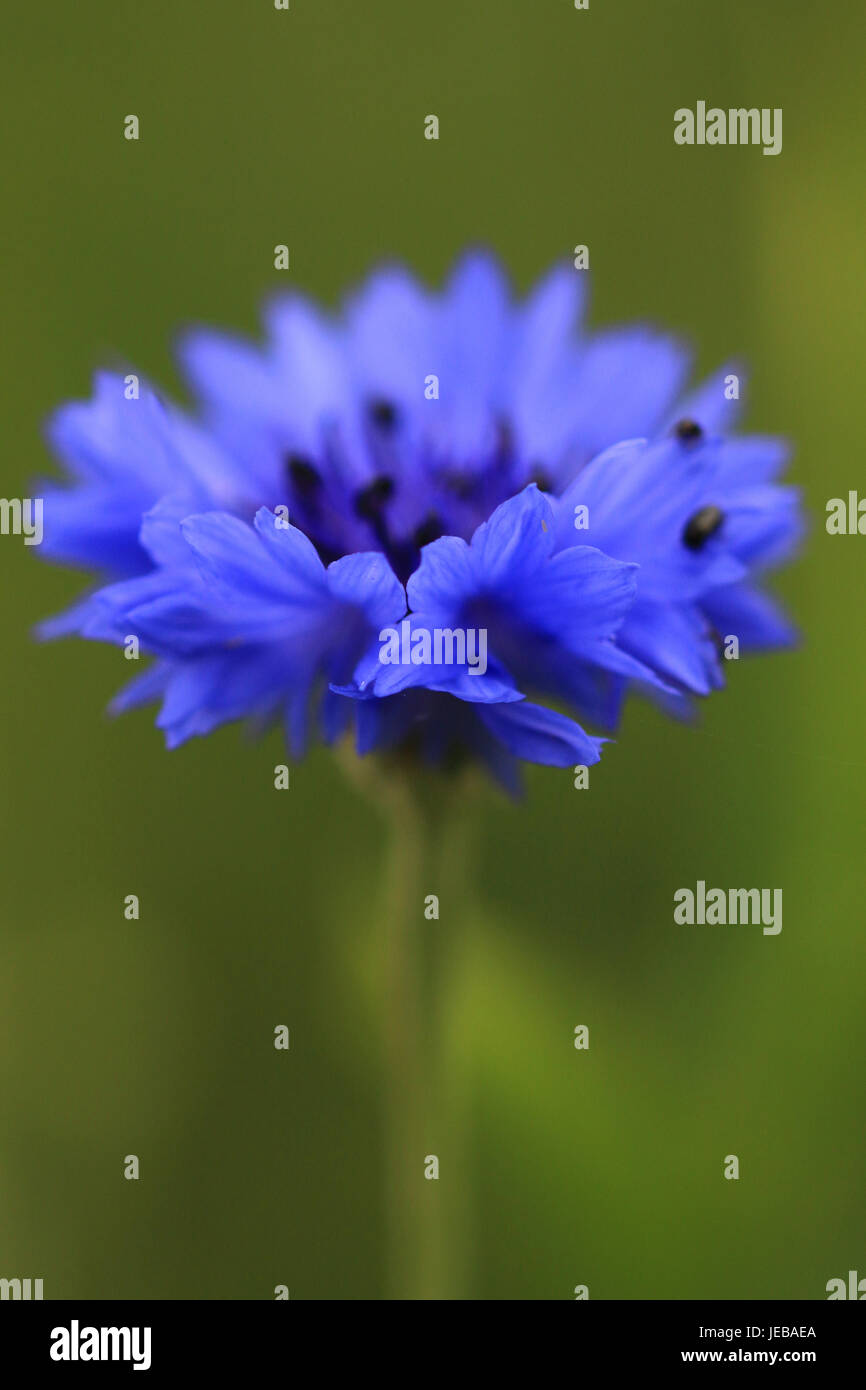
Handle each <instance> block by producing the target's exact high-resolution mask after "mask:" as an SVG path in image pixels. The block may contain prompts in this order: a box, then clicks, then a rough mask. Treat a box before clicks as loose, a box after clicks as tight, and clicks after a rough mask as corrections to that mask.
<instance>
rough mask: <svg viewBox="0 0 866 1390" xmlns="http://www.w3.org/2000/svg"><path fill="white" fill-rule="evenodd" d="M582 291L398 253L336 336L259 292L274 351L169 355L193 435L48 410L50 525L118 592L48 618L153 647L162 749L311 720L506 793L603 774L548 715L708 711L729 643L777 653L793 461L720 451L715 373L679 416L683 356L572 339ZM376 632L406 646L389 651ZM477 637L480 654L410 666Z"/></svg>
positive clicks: (747, 442)
mask: <svg viewBox="0 0 866 1390" xmlns="http://www.w3.org/2000/svg"><path fill="white" fill-rule="evenodd" d="M583 285H584V277H583V276H582V275H580V274H577V273H575V272H574V271H573V270H572V269H570V268H569V269H568V270H560V269H557V270H555V271H554V272H553V273H552V274H551V275H549V276H548V277H547V278H546V280H544V281H543V282H542V284H541V285H540V286H539V287H538V288H537V289H536V290H535V291H534V292H533V293H532V294H531V295H530V297H529V298H528V299H527V300H526V301H525V302H524V303H522V304H514V303H513V301H512V299H511V296H510V295H509V293H508V289H507V285H506V282H505V279H504V277H503V275H502V273H501V271H500V269H499V267H498V266H497V264H496V262H495V261H494V260H493V259H492V258H491V257H488V256H485V255H481V254H473V255H471V256H468V257H466V258H465V259H464V260H463V261H462V262H461V263H460V264H459V265H458V267H457V269H456V270H455V272H454V274H453V276H452V278H451V280H450V282H449V284H448V286H447V287H446V290H445V292H444V293H443V294H442V295H440V296H436V295H433V294H430V293H428V292H427V291H426V290H424V289H423V288H422V287H420V286H419V285H418V284H417V283H416V282H415V281H414V280H413V279H412V278H411V277H410V276H409V275H408V274H407V273H406V272H405V271H403V270H401V269H399V268H388V269H385V270H383V271H381V272H379V273H378V274H376V275H374V276H373V277H372V278H371V279H370V280H369V281H368V283H367V284H366V286H365V287H364V288H363V289H362V290H361V291H360V293H359V294H357V295H356V296H355V297H354V298H352V299H350V300H349V301H348V303H347V304H346V305H345V306H344V311H343V313H342V315H341V316H340V317H339V318H336V319H335V318H331V317H326V316H324V315H322V314H321V313H319V312H318V311H317V310H316V309H315V308H314V307H313V306H311V305H310V304H309V303H307V302H306V301H304V300H302V299H300V298H297V297H294V298H284V299H280V300H277V301H276V302H275V303H274V304H272V305H271V307H270V309H269V311H268V314H267V325H268V330H269V336H268V342H267V345H266V346H265V347H264V348H259V347H256V346H254V345H251V344H245V343H240V342H237V341H235V340H233V339H230V338H226V337H224V336H222V335H219V334H216V333H213V332H210V331H202V330H199V331H196V332H194V333H191V334H189V335H187V337H186V338H185V339H184V341H183V343H182V346H181V359H182V362H183V365H184V367H185V369H186V372H187V373H188V376H189V378H190V380H191V382H192V384H193V387H194V390H195V394H196V396H197V398H198V401H199V406H200V409H199V411H198V413H197V415H196V417H195V418H192V417H190V416H189V415H188V414H185V413H183V412H181V411H179V410H177V409H174V408H169V407H167V406H165V405H163V404H162V402H161V401H160V400H159V399H158V398H157V397H156V395H155V394H154V393H153V392H152V391H151V390H150V389H149V388H148V387H147V386H146V385H143V386H142V387H141V390H140V391H139V393H138V394H137V397H133V398H132V399H130V398H129V392H128V389H127V387H126V385H125V382H127V381H128V380H129V378H123V377H121V376H113V375H110V374H102V375H100V376H99V377H98V378H97V382H96V389H95V394H94V398H93V400H92V401H91V402H90V403H88V404H76V405H72V406H67V407H65V408H64V409H63V410H61V411H60V412H58V414H57V415H56V416H55V417H54V420H53V421H52V423H51V426H50V437H51V441H52V444H53V445H54V447H55V449H56V450H57V452H58V453H59V454H60V455H61V457H62V458H63V460H64V461H65V462H66V464H67V465H68V467H69V468H70V469H71V471H72V473H73V475H74V479H75V484H74V485H73V486H71V487H60V486H52V487H50V488H48V489H47V490H45V491H44V496H45V513H44V515H45V522H44V528H45V545H46V551H47V553H48V554H49V555H51V556H53V557H56V558H60V559H65V560H70V561H73V562H77V563H82V564H86V565H88V566H91V567H93V568H96V569H98V570H99V571H100V572H101V574H102V576H103V577H104V578H106V579H108V580H110V581H112V582H109V583H107V584H105V585H104V586H103V587H101V588H99V589H97V590H96V591H95V592H93V593H91V594H90V595H89V596H87V597H86V598H85V599H84V600H83V601H82V602H80V603H79V604H78V605H77V606H76V607H75V608H74V609H73V610H72V612H71V613H68V614H66V615H63V616H62V617H61V618H59V619H54V620H52V622H50V623H48V624H46V625H45V629H44V630H45V632H46V633H47V634H48V635H56V634H57V633H60V632H73V631H74V632H78V633H80V634H81V635H83V636H85V637H91V638H97V639H99V640H105V641H113V642H123V641H124V640H125V639H126V638H127V637H128V635H129V634H131V633H132V634H135V635H136V636H137V637H138V638H139V641H140V643H141V646H142V648H143V649H144V650H145V651H146V652H148V653H151V654H152V655H153V656H154V658H155V661H154V664H153V666H152V667H151V668H150V669H149V670H147V671H146V672H145V674H144V675H143V676H141V677H140V678H139V679H138V680H137V681H135V682H133V684H132V686H131V687H130V688H129V689H128V690H127V691H126V692H124V693H123V694H122V695H121V696H120V697H119V699H118V700H117V701H116V702H115V707H116V708H128V707H130V706H131V705H133V704H137V703H141V702H143V701H146V700H152V699H161V700H162V702H163V703H162V710H161V713H160V715H159V719H158V723H159V724H160V726H161V727H163V728H164V730H165V732H166V736H167V739H168V741H169V743H170V744H171V745H172V746H173V745H175V744H178V743H181V742H183V741H184V740H185V739H186V738H189V737H191V736H192V735H195V734H203V733H207V732H209V731H210V730H211V729H213V728H215V727H216V726H217V725H219V724H221V723H223V722H225V721H227V720H232V719H238V718H251V719H253V720H254V721H256V722H258V723H267V722H269V721H272V720H275V719H281V720H282V721H283V722H284V723H285V726H286V729H287V733H288V737H289V742H290V745H291V747H292V748H294V749H296V750H299V749H300V748H302V747H303V745H304V743H305V742H306V739H307V737H308V718H309V715H310V712H311V710H313V709H314V710H315V711H316V714H317V717H318V723H319V726H320V729H321V731H322V733H323V734H324V736H325V737H326V738H327V739H334V738H336V737H338V736H339V735H340V734H342V733H343V732H344V731H345V729H346V728H347V726H348V725H349V723H350V722H351V723H353V724H354V727H355V731H356V738H357V744H358V748H359V751H360V752H369V751H372V750H375V749H382V748H385V747H390V746H398V745H401V744H407V745H411V746H413V747H416V748H417V749H419V750H420V751H421V752H422V753H423V754H424V755H425V756H426V757H428V758H431V759H433V760H437V761H438V760H444V759H446V758H449V757H450V756H451V755H453V754H454V753H455V752H457V753H461V752H465V751H467V750H468V751H469V752H472V753H475V754H477V755H478V756H480V757H481V758H483V759H484V760H485V761H486V762H487V763H488V765H489V766H490V767H491V768H492V769H493V770H494V772H495V773H496V774H497V775H498V776H500V777H501V778H503V779H504V780H505V781H507V782H509V783H512V782H513V780H514V775H515V761H516V760H520V759H527V760H530V761H536V762H543V763H552V764H556V765H567V764H571V763H575V762H580V763H585V764H590V763H594V762H596V761H597V760H598V757H599V751H600V747H601V744H602V742H603V739H601V738H598V737H594V736H592V735H590V734H588V733H587V732H586V731H585V730H584V728H583V727H582V724H581V723H578V722H576V720H575V719H574V718H572V717H570V714H574V715H576V716H577V719H579V720H584V721H587V722H589V723H594V724H597V725H598V726H599V727H601V728H613V727H615V725H616V722H617V719H618V716H619V712H620V708H621V704H622V699H623V696H624V693H625V691H626V690H627V689H628V688H629V686H630V685H637V686H639V687H640V688H642V689H644V690H646V691H649V692H652V693H654V694H655V696H656V697H657V698H658V699H660V700H662V701H663V702H665V703H666V704H667V705H668V706H669V707H670V708H671V709H673V710H677V709H679V708H682V707H683V706H684V704H685V703H686V702H687V700H688V697H689V696H691V695H695V694H697V695H704V694H707V693H708V692H709V691H710V690H711V689H713V688H714V687H715V686H717V685H719V684H720V683H721V663H720V659H719V652H718V641H717V638H718V635H719V634H725V633H727V632H734V633H736V634H737V635H738V636H739V638H740V640H741V641H742V642H743V644H744V645H745V646H747V647H748V646H755V647H761V646H774V645H781V644H783V643H785V642H788V641H790V640H791V637H792V632H791V629H790V627H789V625H788V623H787V621H786V620H785V619H784V617H783V616H782V615H781V614H780V613H778V611H777V610H776V609H775V607H774V606H773V605H772V602H771V600H770V599H769V598H768V597H767V596H766V595H764V594H763V593H762V591H761V590H760V589H758V588H757V587H756V585H755V575H756V574H758V573H759V572H760V571H761V570H763V569H765V568H767V567H768V566H769V565H771V564H776V563H778V562H779V561H780V560H781V559H783V558H785V557H786V556H787V555H788V554H789V553H790V551H791V549H792V547H793V546H794V544H795V542H796V540H797V537H798V535H799V531H800V514H799V499H798V497H797V495H796V493H794V492H793V491H792V490H791V489H788V488H784V487H781V486H779V485H778V483H777V481H776V479H777V476H778V474H779V472H780V470H781V467H782V465H783V463H784V457H785V452H784V448H783V447H782V446H781V445H780V444H779V443H778V441H775V440H768V439H764V438H751V439H750V438H740V439H731V438H729V437H728V431H729V429H730V428H731V427H732V425H733V424H734V423H735V414H736V410H737V403H736V401H731V400H729V399H728V395H729V394H730V393H729V392H727V391H726V389H725V385H724V383H725V381H726V380H730V373H729V372H728V373H725V374H722V375H720V376H718V377H716V378H714V379H712V380H711V381H710V382H708V383H706V384H705V386H704V387H703V388H701V389H700V390H699V391H698V392H697V393H696V394H695V395H693V396H692V397H691V398H689V399H688V400H687V401H685V402H684V403H683V404H681V405H680V406H679V408H677V405H676V402H677V401H678V400H679V399H681V391H682V388H683V385H684V382H685V377H686V373H687V361H686V357H685V354H684V353H683V351H682V349H681V348H680V347H679V346H678V345H676V344H675V343H673V342H671V341H670V340H669V339H667V338H664V337H662V336H660V335H657V334H654V333H652V332H650V331H648V330H645V329H639V330H633V329H626V330H616V331H612V332H608V333H604V334H589V333H587V331H586V330H585V329H584V328H583V327H582V326H581V318H582V308H583V304H582V298H583V294H582V290H583ZM623 441H625V442H623ZM395 625H399V626H401V627H402V628H403V629H404V636H406V635H408V637H409V638H410V639H411V641H412V643H413V647H412V653H413V654H412V655H411V657H409V658H408V659H407V656H406V650H405V648H404V649H403V652H402V655H401V658H400V659H398V660H395V661H389V662H386V661H385V660H384V658H383V637H384V634H385V632H386V631H391V630H393V629H394V627H395ZM469 631H472V632H475V631H478V632H483V634H484V636H485V650H486V651H489V655H488V656H487V657H486V660H485V665H484V669H481V668H480V667H479V666H474V667H473V666H472V664H471V662H470V661H469V660H468V659H466V656H465V650H464V649H461V650H462V651H463V655H462V656H461V655H460V654H459V653H458V657H457V659H455V660H448V661H447V662H441V661H440V660H439V659H438V658H436V657H433V656H431V655H430V653H431V652H433V651H434V650H437V649H436V648H435V646H434V645H433V643H434V639H435V640H438V636H439V634H441V633H442V632H446V633H447V634H450V635H451V636H452V637H453V635H454V633H455V632H460V633H464V634H465V633H467V632H469ZM428 639H429V640H428ZM425 643H426V645H425ZM527 696H530V697H532V700H530V699H528V698H527ZM536 700H539V701H545V702H547V701H552V702H553V703H554V704H555V705H557V706H562V707H563V708H564V709H565V710H567V711H569V713H568V714H567V713H564V712H562V710H561V709H557V708H550V707H548V705H547V704H546V703H535V702H534V701H536Z"/></svg>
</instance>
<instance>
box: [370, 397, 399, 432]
mask: <svg viewBox="0 0 866 1390" xmlns="http://www.w3.org/2000/svg"><path fill="white" fill-rule="evenodd" d="M367 409H368V412H369V415H370V420H371V422H372V423H373V424H374V425H375V426H376V428H377V429H380V430H393V429H394V427H395V426H396V424H397V421H398V419H399V415H398V412H397V407H396V406H395V405H394V403H393V401H388V400H385V399H384V397H382V396H377V397H376V398H375V399H374V400H372V401H370V403H369V405H368V407H367Z"/></svg>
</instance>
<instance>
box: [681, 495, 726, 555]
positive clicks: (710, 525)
mask: <svg viewBox="0 0 866 1390" xmlns="http://www.w3.org/2000/svg"><path fill="white" fill-rule="evenodd" d="M724 519H725V514H724V512H723V511H722V509H721V507H713V506H710V507H701V508H699V510H698V511H696V512H695V514H694V516H692V517H690V518H689V520H688V521H687V522H686V525H685V527H684V529H683V545H685V546H688V548H689V550H700V549H701V547H702V546H704V545H705V544H706V542H707V541H708V540H709V539H710V537H711V536H714V535H715V534H716V532H717V531H718V529H719V527H720V526H721V524H722V522H723V521H724Z"/></svg>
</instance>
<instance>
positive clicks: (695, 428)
mask: <svg viewBox="0 0 866 1390" xmlns="http://www.w3.org/2000/svg"><path fill="white" fill-rule="evenodd" d="M674 434H675V435H676V437H677V439H679V440H681V441H682V443H683V444H696V443H697V441H698V440H699V439H703V437H704V431H703V426H701V425H699V424H698V422H697V420H678V421H677V423H676V424H675V425H674Z"/></svg>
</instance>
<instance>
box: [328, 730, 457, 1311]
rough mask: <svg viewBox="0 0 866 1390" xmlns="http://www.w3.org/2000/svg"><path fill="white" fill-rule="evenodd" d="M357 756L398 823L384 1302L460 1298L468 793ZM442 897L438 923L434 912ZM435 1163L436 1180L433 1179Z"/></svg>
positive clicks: (386, 985) (363, 778)
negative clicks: (460, 1015) (460, 1022)
mask: <svg viewBox="0 0 866 1390" xmlns="http://www.w3.org/2000/svg"><path fill="white" fill-rule="evenodd" d="M347 758H349V759H350V762H349V765H348V770H349V771H350V773H351V775H352V778H353V780H354V781H355V782H356V784H361V785H363V787H364V790H365V792H366V793H367V794H368V795H369V796H370V797H371V799H372V800H373V801H374V803H375V805H376V806H377V808H378V809H379V810H380V811H381V812H383V813H385V814H386V815H387V818H388V826H389V837H388V846H387V870H386V894H385V903H384V911H383V917H382V921H381V932H380V936H379V940H380V942H381V948H380V953H379V959H378V971H377V975H378V978H379V979H380V980H381V982H382V988H383V994H384V998H383V999H382V1000H381V1001H380V1002H381V1006H382V1009H383V1050H384V1066H385V1090H386V1096H385V1145H386V1153H385V1182H386V1210H387V1295H386V1296H387V1297H388V1298H390V1299H399V1300H403V1299H419V1300H438V1299H458V1298H461V1297H463V1296H464V1277H465V1274H464V1271H465V1264H466V1260H465V1245H466V1234H467V1220H466V1215H467V1209H468V1206H469V1203H468V1189H469V1172H470V1162H469V1155H468V1153H467V1150H466V1143H465V1119H466V1110H467V1094H466V1067H465V1060H466V1059H465V1057H463V1056H461V1055H460V1054H459V1050H458V1048H457V1047H456V1046H455V1039H454V1032H455V1030H454V1022H455V1018H456V1014H457V1012H458V1011H459V1003H460V999H459V978H460V974H461V971H462V955H463V951H464V949H465V943H466V938H465V920H464V919H465V916H466V914H465V907H466V896H467V894H466V883H465V877H464V876H465V866H466V861H467V855H466V848H467V825H466V823H465V807H466V804H467V798H466V796H465V792H466V787H465V784H462V783H460V782H458V781H456V780H454V781H450V780H449V781H448V782H446V781H445V780H444V779H442V778H441V777H439V778H437V779H436V780H435V781H433V780H429V779H427V778H426V777H425V776H424V774H422V773H421V772H420V771H413V772H412V773H411V774H410V773H409V772H407V770H406V769H404V768H402V767H399V766H396V765H387V766H386V765H382V766H379V767H377V766H376V765H375V764H373V765H372V766H370V762H371V760H367V762H365V763H364V764H359V763H358V761H357V759H354V757H353V756H352V755H351V754H348V755H347ZM433 895H435V897H436V898H438V909H439V916H438V918H436V917H433V916H431V915H429V914H431V913H432V912H433V910H434V909H433V907H432V904H430V903H429V899H430V898H431V897H432V896H433ZM425 903H426V904H427V907H426V914H427V915H425ZM433 1158H435V1159H436V1160H438V1163H439V1176H438V1178H432V1177H428V1176H426V1175H425V1174H427V1173H430V1172H431V1171H432V1169H433V1164H432V1159H433Z"/></svg>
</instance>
